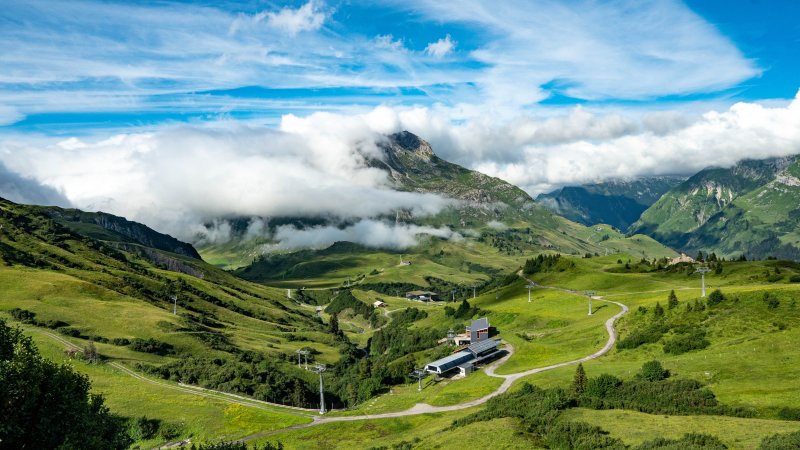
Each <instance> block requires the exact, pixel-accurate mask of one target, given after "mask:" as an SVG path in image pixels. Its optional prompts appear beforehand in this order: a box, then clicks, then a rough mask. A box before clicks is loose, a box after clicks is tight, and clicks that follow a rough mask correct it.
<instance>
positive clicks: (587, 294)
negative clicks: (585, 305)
mask: <svg viewBox="0 0 800 450" xmlns="http://www.w3.org/2000/svg"><path fill="white" fill-rule="evenodd" d="M595 295H597V292H595V291H586V296H587V297H588V298H589V315H590V316H591V315H592V313H593V312H594V311H592V297H593V296H595Z"/></svg>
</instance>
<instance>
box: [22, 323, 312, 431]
mask: <svg viewBox="0 0 800 450" xmlns="http://www.w3.org/2000/svg"><path fill="white" fill-rule="evenodd" d="M32 330H33V331H36V332H38V333H41V334H43V335H45V336H47V337H49V338H51V339H54V340H56V341H58V342H60V343H62V344H64V345H65V346H66V347H68V348H71V349H77V350H82V349H81V348H80V347H79V346H77V345H75V344H73V343H72V342H70V341H68V340H66V339H64V338H63V337H61V336H59V335H57V334H55V333H51V332H49V331H44V330H40V329H32ZM108 365H109V366H111V367H113V368H115V369H117V370H119V371H121V372H123V373H125V374H126V375H130V376H131V377H133V378H136V379H137V380H139V381H142V382H145V383H148V384H152V385H155V386H160V387H163V388H166V389H171V390H174V391H180V392H183V393H186V394H192V395H198V396H201V397H206V398H211V399H214V400H220V401H223V402H226V403H232V404H236V405H241V406H246V407H249V408H256V409H261V410H264V411H273V412H277V413H285V414H292V415H296V416H302V417H307V418H310V419H313V418H314V417H315V416H313V413H315V412H316V411H317V410H316V409H306V408H297V407H294V406H285V405H279V404H277V403H270V402H265V401H262V400H256V399H251V398H247V397H242V396H239V395H235V394H229V393H227V392H220V391H214V390H211V389H204V388H201V387H196V386H188V385H185V384H178V385H174V384H171V383H167V382H164V381H159V380H154V379H152V378H148V377H145V376H143V375H141V374H139V373H137V372H135V371H133V370H131V369H129V368H127V367H125V366H124V365H122V364H120V363H118V362H109V363H108Z"/></svg>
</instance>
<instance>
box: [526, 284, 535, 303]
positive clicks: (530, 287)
mask: <svg viewBox="0 0 800 450" xmlns="http://www.w3.org/2000/svg"><path fill="white" fill-rule="evenodd" d="M525 287H526V288H528V303H530V302H531V289H533V288H535V287H536V283H534V282H531V284H529V285H527V286H525Z"/></svg>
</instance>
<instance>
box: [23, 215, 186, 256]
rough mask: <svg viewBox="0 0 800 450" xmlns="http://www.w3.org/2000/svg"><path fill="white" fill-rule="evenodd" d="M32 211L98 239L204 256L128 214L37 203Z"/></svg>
mask: <svg viewBox="0 0 800 450" xmlns="http://www.w3.org/2000/svg"><path fill="white" fill-rule="evenodd" d="M32 211H37V212H40V213H42V214H46V215H48V216H50V217H51V218H52V219H54V220H55V221H57V222H58V223H60V224H61V225H64V226H66V227H67V228H69V229H71V230H72V231H75V232H76V233H80V234H83V235H85V236H89V237H92V238H95V239H99V240H103V241H113V242H128V243H132V244H140V245H144V246H146V247H152V248H155V249H158V250H165V251H168V252H171V253H177V254H179V255H185V256H189V257H192V258H195V259H200V254H199V253H197V250H195V248H194V247H192V245H191V244H187V243H185V242H181V241H179V240H178V239H175V238H174V237H172V236H169V235H166V234H162V233H159V232H157V231H155V230H153V229H151V228H149V227H147V226H146V225H142V224H141V223H138V222H132V221H130V220H127V219H125V218H124V217H119V216H115V215H113V214H108V213H104V212H86V211H81V210H78V209H63V208H58V207H54V206H43V207H36V208H33V209H32Z"/></svg>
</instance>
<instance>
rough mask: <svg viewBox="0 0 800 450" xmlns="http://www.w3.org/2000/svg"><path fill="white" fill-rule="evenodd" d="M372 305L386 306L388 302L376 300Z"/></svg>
mask: <svg viewBox="0 0 800 450" xmlns="http://www.w3.org/2000/svg"><path fill="white" fill-rule="evenodd" d="M372 306H374V307H376V308H386V303H384V302H382V301H380V300H376V301H375V303H373V304H372Z"/></svg>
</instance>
